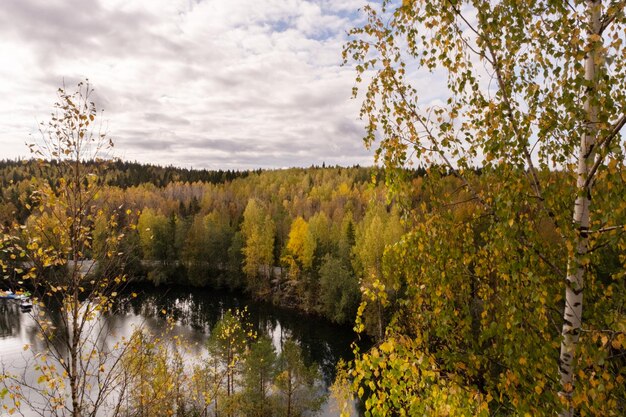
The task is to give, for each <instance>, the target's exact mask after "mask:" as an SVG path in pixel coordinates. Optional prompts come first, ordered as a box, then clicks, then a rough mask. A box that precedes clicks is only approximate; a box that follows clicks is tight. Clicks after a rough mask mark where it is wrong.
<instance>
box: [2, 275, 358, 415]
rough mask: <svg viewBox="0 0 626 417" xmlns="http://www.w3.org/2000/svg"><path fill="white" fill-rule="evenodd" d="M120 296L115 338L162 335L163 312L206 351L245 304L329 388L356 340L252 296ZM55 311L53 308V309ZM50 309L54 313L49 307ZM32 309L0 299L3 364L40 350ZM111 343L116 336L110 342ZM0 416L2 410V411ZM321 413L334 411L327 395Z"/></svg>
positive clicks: (141, 292) (149, 290) (146, 291)
mask: <svg viewBox="0 0 626 417" xmlns="http://www.w3.org/2000/svg"><path fill="white" fill-rule="evenodd" d="M132 292H135V293H136V294H137V296H136V297H135V298H133V297H132V296H131V295H130V294H131V291H130V290H129V291H126V292H125V294H123V295H120V296H118V297H117V300H116V303H115V306H114V308H113V309H112V312H111V313H110V314H108V315H107V316H106V324H107V326H108V328H109V329H110V334H111V336H109V337H111V338H113V339H116V338H117V339H119V338H121V337H122V336H129V335H130V334H131V333H132V331H133V329H134V328H135V327H137V326H143V327H144V328H145V329H147V330H148V331H150V332H151V333H153V334H158V333H160V332H161V331H163V330H164V328H165V326H166V320H165V314H163V311H165V312H166V313H167V315H168V316H170V317H171V318H172V319H173V320H174V323H175V326H174V329H173V334H172V336H174V335H177V336H179V337H182V338H184V339H185V340H186V341H188V342H190V345H191V347H192V353H194V354H203V353H206V349H205V345H206V341H207V339H208V337H209V335H210V332H211V329H212V328H213V326H214V325H215V324H216V323H217V321H218V320H219V319H220V318H221V317H222V315H223V314H224V313H225V312H226V311H227V310H228V309H235V308H239V309H243V308H244V307H245V308H247V311H248V319H249V321H250V323H252V325H253V326H254V328H255V329H256V330H257V332H259V333H260V334H261V333H264V334H267V335H268V336H269V337H270V338H271V339H272V341H273V344H274V346H275V347H276V350H277V351H280V348H281V345H282V341H283V340H285V339H287V338H291V339H292V340H295V341H296V342H297V343H298V344H299V345H300V346H301V347H302V350H303V353H304V358H305V362H307V363H308V364H311V363H313V362H315V363H317V364H318V366H319V368H320V371H321V372H320V373H321V375H322V381H320V382H321V385H323V386H325V387H328V386H329V385H330V384H331V383H332V381H333V379H334V376H335V365H336V364H337V362H338V361H339V359H344V360H348V359H350V358H351V357H352V349H351V343H352V342H353V341H354V340H355V339H356V335H355V333H354V332H353V331H352V329H351V327H350V326H338V325H335V324H333V323H331V322H328V321H326V320H324V319H322V318H319V317H315V316H310V315H305V314H302V313H299V312H297V311H293V310H287V309H282V308H278V307H276V306H273V305H270V304H267V303H260V302H255V301H253V300H250V299H248V298H246V297H244V296H241V295H235V294H231V293H226V292H220V291H212V290H206V289H193V288H182V287H173V288H164V287H159V288H155V287H151V286H141V287H133V288H132ZM51 310H52V309H51ZM49 313H53V312H52V311H50V312H49ZM32 314H35V312H33V313H22V312H20V309H19V305H18V304H17V303H15V302H11V301H6V300H0V359H1V360H2V362H3V363H5V364H11V366H18V365H19V363H25V359H24V356H23V354H24V351H23V347H24V345H26V344H28V345H30V346H32V347H33V349H34V350H35V351H37V349H41V341H40V340H39V339H38V337H37V335H38V332H37V329H36V326H35V322H34V320H33V317H32ZM111 342H113V341H111ZM0 415H1V414H0ZM317 415H319V416H323V417H326V416H336V415H337V412H336V409H335V407H334V405H333V404H332V400H329V401H327V402H326V404H324V406H323V407H322V410H321V411H320V412H319V413H318V414H317Z"/></svg>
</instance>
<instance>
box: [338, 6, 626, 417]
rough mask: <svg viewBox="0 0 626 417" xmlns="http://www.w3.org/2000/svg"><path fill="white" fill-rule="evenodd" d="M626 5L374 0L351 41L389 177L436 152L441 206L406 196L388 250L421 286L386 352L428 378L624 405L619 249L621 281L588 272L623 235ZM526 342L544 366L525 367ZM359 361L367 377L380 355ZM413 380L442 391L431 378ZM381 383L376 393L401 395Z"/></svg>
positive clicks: (596, 407) (573, 404) (495, 391)
mask: <svg viewBox="0 0 626 417" xmlns="http://www.w3.org/2000/svg"><path fill="white" fill-rule="evenodd" d="M624 8H625V2H624V1H601V0H585V1H582V0H576V1H569V2H552V1H543V0H532V1H525V2H519V1H508V0H502V1H496V2H494V1H450V0H445V1H444V0H437V1H421V0H404V1H403V2H402V3H401V4H400V3H398V2H390V1H383V2H382V5H372V4H370V5H367V6H366V7H365V8H364V10H365V15H366V19H365V21H364V24H363V25H361V26H359V27H356V28H355V29H353V30H352V31H351V36H352V38H351V40H350V41H349V43H348V44H347V45H346V48H345V50H344V58H345V60H346V62H351V63H354V64H355V65H356V70H357V83H358V84H357V86H356V87H355V91H354V93H355V95H356V96H358V97H361V98H362V100H363V105H362V108H361V116H362V117H363V118H364V119H365V120H366V122H367V134H366V137H365V143H366V145H367V146H369V147H374V148H375V149H376V157H377V160H378V161H379V162H380V163H382V164H383V165H385V167H387V168H389V169H390V172H391V173H392V175H391V176H390V181H391V183H392V184H393V185H398V184H400V183H401V182H402V181H401V180H402V171H401V170H396V169H397V168H402V167H406V166H410V165H412V164H415V163H418V162H419V163H421V164H426V165H428V166H430V169H429V171H428V175H427V177H428V179H429V180H430V185H429V184H425V187H426V188H429V191H430V193H429V195H430V196H431V197H432V201H431V203H432V206H430V207H426V205H424V206H423V207H422V208H421V209H420V210H417V211H416V212H414V213H413V215H414V217H415V219H416V220H419V222H421V224H417V223H416V225H415V226H414V230H413V231H412V232H411V233H410V234H409V235H407V236H406V237H405V239H404V241H403V243H402V244H401V245H398V246H397V247H396V248H395V250H394V251H391V253H390V256H392V257H394V256H395V257H398V258H397V260H398V263H397V265H403V266H402V267H399V268H397V271H395V272H394V271H391V272H390V273H397V274H399V275H403V274H404V275H403V278H404V279H405V280H406V281H408V283H410V284H415V285H416V286H417V289H415V288H414V289H410V290H409V300H411V302H413V303H414V304H412V305H411V304H409V307H407V308H406V309H407V310H409V311H410V312H411V313H412V314H413V315H414V317H413V318H414V320H415V322H414V323H413V324H410V325H407V324H406V319H405V320H404V322H405V324H402V322H403V321H401V320H397V321H396V323H394V324H393V326H391V327H390V328H388V329H387V333H388V336H387V337H388V340H387V341H385V342H383V343H382V344H381V349H378V350H377V355H378V356H380V355H381V354H383V356H385V355H391V354H392V353H393V354H394V356H396V355H397V352H398V347H397V344H399V343H400V344H402V351H403V352H410V355H409V353H407V354H406V356H405V357H407V358H408V357H413V356H414V355H418V356H420V357H421V358H422V359H423V360H427V361H429V362H431V363H432V364H433V367H432V368H429V372H430V373H429V374H428V378H430V379H428V378H425V375H426V373H425V372H426V371H425V370H424V369H422V371H423V372H422V373H420V372H418V371H419V369H416V371H415V372H416V374H415V376H416V378H418V379H419V378H425V380H429V381H430V382H428V384H427V385H429V386H432V384H435V385H437V384H438V383H439V382H436V381H439V379H440V378H444V377H446V375H447V377H446V378H447V379H448V380H447V382H446V389H447V390H448V391H449V392H450V393H452V394H454V393H455V392H456V393H458V390H459V389H461V390H462V389H467V391H465V392H464V394H463V395H460V396H458V395H457V396H455V398H456V399H458V400H459V404H465V406H467V407H468V408H470V409H471V410H472V412H474V413H476V414H479V413H492V412H493V410H500V412H504V413H511V412H516V413H520V414H523V413H530V414H531V415H544V414H545V415H551V413H553V412H555V411H558V412H559V413H560V415H561V416H573V415H574V414H576V415H578V414H577V413H585V414H592V415H593V414H596V415H598V414H602V415H618V413H619V409H620V407H622V408H623V407H624V404H625V400H624V392H623V389H621V388H620V387H621V386H623V380H624V379H623V378H624V377H623V371H624V365H623V362H620V361H616V360H615V356H614V352H613V351H614V350H617V351H621V352H623V349H624V345H623V343H624V342H623V341H624V333H623V332H624V328H622V326H621V325H620V324H618V323H621V322H623V319H624V314H623V308H622V307H620V304H619V303H615V302H614V301H613V300H614V298H615V297H616V295H615V293H614V291H616V290H617V289H619V291H620V292H619V294H620V295H619V296H621V297H623V296H624V294H623V276H624V275H623V274H624V259H623V257H622V258H620V261H619V263H620V264H621V266H620V267H619V268H618V269H616V270H612V271H610V274H611V276H612V280H611V279H608V280H606V279H605V278H606V277H604V278H603V277H600V276H598V275H597V274H596V273H595V271H597V264H596V262H598V260H599V257H598V256H597V254H598V251H601V248H603V247H613V248H615V249H616V250H617V251H619V250H623V248H624V247H625V246H624V240H623V236H622V232H623V230H624V226H623V225H622V224H621V223H620V220H621V219H623V214H624V209H625V208H624V203H623V196H622V195H620V193H619V192H616V190H617V189H620V188H622V187H621V185H623V183H624V175H623V169H624V140H623V133H622V131H623V127H624V124H625V123H626V65H625V64H626V63H625V62H624V61H625V57H626V50H625V48H624V38H625V30H626V17H625V15H624ZM361 85H364V88H363V87H361ZM360 89H361V90H360ZM434 89H436V90H434ZM478 167H480V170H478ZM476 173H479V174H480V175H476ZM433 179H435V180H436V181H439V184H438V185H433V182H432V180H433ZM446 181H447V182H448V183H450V184H452V183H454V184H456V187H455V188H452V189H450V188H448V189H446V188H444V187H442V184H443V183H444V182H446ZM396 189H398V190H401V189H402V187H396ZM437 192H440V194H437ZM463 207H468V209H466V210H465V212H463ZM572 220H573V221H572ZM424 222H430V223H429V224H428V229H427V227H426V226H424ZM435 232H437V233H439V234H440V235H437V234H436V233H435ZM441 235H445V236H447V239H446V241H445V242H440V240H441ZM455 239H456V240H455ZM619 248H621V249H619ZM427 250H431V251H439V253H438V254H437V255H435V254H434V252H431V253H425V252H424V251H427ZM394 252H395V253H394ZM446 256H447V257H448V259H446V260H445V262H444V259H445V258H444V257H446ZM434 274H436V275H438V280H435V279H434ZM451 274H455V275H453V276H452V277H450V275H451ZM452 288H455V291H452ZM420 289H423V290H424V291H428V290H432V291H433V292H434V293H435V294H432V295H430V294H425V293H424V291H420ZM461 291H466V292H465V293H462V292H461ZM583 295H585V300H588V301H585V305H586V306H587V307H585V310H583ZM374 296H375V294H374ZM537 297H539V298H537ZM442 299H443V300H442ZM416 304H417V305H416ZM520 310H521V311H524V314H526V317H523V315H520ZM555 310H560V311H561V314H560V316H561V318H560V320H559V322H558V324H557V318H556V316H555V314H554V313H553V312H554V311H555ZM430 314H432V315H433V316H432V317H430V316H429V315H430ZM530 317H532V319H529V318H530ZM609 317H614V318H615V319H614V320H613V319H608V318H609ZM583 319H584V320H585V321H583ZM502 323H505V324H506V326H504V327H499V326H500V325H501V324H502ZM516 325H517V326H523V329H524V330H523V331H519V332H518V328H516V327H515V326H516ZM437 326H438V327H437ZM557 328H558V331H557ZM444 329H445V330H446V331H447V332H448V333H444V332H443V331H442V330H444ZM451 332H452V333H454V336H453V335H451ZM504 332H506V334H503V333H504ZM407 334H412V335H413V336H414V337H413V338H406V337H405V336H406V335H407ZM459 335H463V340H462V338H461V337H460V336H459ZM472 338H474V339H475V343H474V342H471V340H470V341H468V340H467V339H472ZM391 341H393V343H390V342H391ZM559 345H560V349H559V348H558V346H559ZM383 346H384V349H382V347H383ZM546 355H547V357H546ZM531 357H533V358H534V360H535V362H536V363H535V364H533V365H535V366H537V367H538V368H537V370H536V371H535V372H527V369H521V368H520V367H522V368H523V367H526V365H527V364H528V361H529V358H531ZM607 359H611V360H610V361H608V360H607ZM453 360H454V361H455V362H452V361H453ZM376 362H377V363H378V362H380V360H376ZM609 362H610V364H609ZM356 364H357V365H356V367H355V370H354V374H353V376H355V381H356V383H355V389H357V390H358V387H359V386H362V385H360V384H362V383H365V382H366V381H367V380H368V377H365V376H364V375H366V374H365V373H361V371H363V370H364V369H367V368H370V367H372V366H373V360H372V356H371V355H369V356H368V354H363V355H362V356H360V358H359V359H358V360H357V362H356ZM550 364H551V365H550ZM545 369H549V370H550V371H549V372H548V371H547V370H546V371H544V370H545ZM485 372H486V373H485ZM481 373H482V376H480V377H479V376H478V375H481ZM598 374H599V375H603V378H604V381H605V383H603V385H602V388H601V389H599V388H598V386H599V382H598V381H597V380H596V375H598ZM450 375H453V377H450ZM433 381H435V382H433ZM381 384H382V383H381ZM416 384H417V383H416ZM374 385H375V386H377V387H378V389H380V390H381V391H384V390H386V389H388V388H389V387H388V386H387V388H385V386H384V385H376V384H374ZM607 387H610V390H611V391H612V392H611V393H610V394H606V393H605V391H606V389H607ZM414 389H415V391H414V393H415V395H422V396H426V397H428V398H429V399H430V400H433V398H434V397H433V396H434V395H435V393H434V391H432V390H430V389H425V388H424V386H423V385H419V384H417V385H415V386H414ZM515 390H518V392H519V391H520V390H521V391H524V390H528V392H524V393H523V394H519V395H518V394H517V393H516V392H515ZM385 392H386V393H387V394H389V392H388V391H385ZM437 392H439V391H437ZM360 393H361V395H364V393H363V392H362V391H361V392H360ZM557 393H558V395H557ZM405 394H406V393H405ZM453 396H454V395H453ZM461 397H462V398H461ZM375 398H376V399H377V401H374V402H372V403H371V404H370V406H371V407H372V408H370V409H371V410H376V409H383V408H384V407H385V406H388V405H389V404H388V403H386V402H385V401H384V398H393V396H385V395H381V394H380V393H376V395H375ZM409 398H410V397H409ZM405 399H406V395H405ZM433 401H434V400H433ZM426 403H428V402H425V403H423V404H421V405H420V407H421V406H423V405H424V404H426ZM436 404H438V403H436V402H433V403H432V404H431V405H432V407H435V408H436V407H438V405H436ZM468 404H470V405H468ZM391 406H392V408H393V407H398V404H397V403H396V404H395V405H394V404H392V405H391ZM413 406H416V405H415V404H413V403H410V401H409V404H408V405H407V409H412V407H413ZM439 406H440V405H439ZM460 406H461V405H460ZM502 410H506V411H502ZM372 415H376V414H375V413H374V412H373V413H372ZM380 415H383V414H380Z"/></svg>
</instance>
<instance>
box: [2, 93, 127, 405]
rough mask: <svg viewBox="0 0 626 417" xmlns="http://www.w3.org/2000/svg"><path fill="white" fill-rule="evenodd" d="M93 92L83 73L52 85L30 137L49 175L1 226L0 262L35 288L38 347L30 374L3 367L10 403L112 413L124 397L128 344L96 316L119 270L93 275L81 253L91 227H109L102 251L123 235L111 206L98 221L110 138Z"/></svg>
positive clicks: (89, 245) (88, 245) (88, 247)
mask: <svg viewBox="0 0 626 417" xmlns="http://www.w3.org/2000/svg"><path fill="white" fill-rule="evenodd" d="M92 92H93V89H92V88H91V86H90V84H89V83H88V82H86V83H82V82H81V83H79V84H78V88H77V90H76V92H74V93H70V92H67V91H66V90H65V89H64V88H61V89H59V90H58V102H57V103H56V104H55V106H54V107H55V112H54V113H52V118H51V120H50V122H48V123H42V124H41V128H40V133H41V137H40V139H39V140H36V141H35V142H33V143H32V144H31V145H30V148H31V151H32V152H33V155H34V156H35V157H36V158H38V164H39V166H40V167H41V169H42V170H51V171H54V172H55V178H56V179H57V182H56V183H53V182H52V181H50V182H47V181H41V182H40V183H39V188H38V190H37V191H36V193H35V195H34V197H33V198H34V200H33V201H34V202H36V210H33V212H32V214H31V216H30V217H29V218H28V219H27V221H26V225H18V224H14V226H13V230H12V231H11V232H9V233H6V234H3V246H4V248H3V249H4V250H5V251H7V252H9V253H11V258H13V259H17V260H19V261H20V262H19V263H16V264H13V265H11V266H9V265H4V264H2V265H1V266H2V270H3V271H5V273H6V272H7V271H9V269H11V270H12V271H13V272H14V273H15V274H16V275H17V276H18V277H19V279H20V281H18V282H16V285H19V284H21V283H22V282H23V281H26V280H28V281H29V284H30V285H31V286H33V287H34V289H35V291H34V293H35V300H34V304H35V306H36V308H35V310H34V311H35V313H34V314H33V320H34V322H35V325H36V329H37V332H38V334H39V336H40V337H41V340H42V344H43V347H42V348H41V350H40V351H37V352H35V351H34V350H32V351H31V352H32V358H31V359H30V360H29V361H28V363H27V364H26V365H25V366H26V367H27V368H28V367H32V369H33V370H34V380H32V379H30V378H31V377H33V376H32V374H31V373H30V372H24V373H20V372H15V370H14V369H12V370H11V372H6V373H5V372H3V373H2V376H1V377H0V383H1V384H2V385H3V386H4V388H5V389H6V391H4V393H3V395H2V396H3V397H4V396H5V395H4V394H5V393H6V394H8V397H9V398H10V400H11V401H12V402H13V405H14V406H15V407H16V408H18V409H19V407H20V403H22V404H24V405H25V406H27V407H28V408H29V411H31V412H35V413H37V414H39V415H42V416H67V415H71V416H73V417H78V416H84V415H96V414H98V413H103V412H106V413H107V414H108V415H116V414H117V411H119V404H120V401H121V400H122V398H123V397H124V392H123V389H120V388H119V387H117V386H116V381H117V379H118V378H119V377H121V374H122V369H121V366H120V360H119V359H120V358H121V357H122V356H123V355H124V353H125V352H126V349H127V347H128V346H127V345H126V344H125V343H123V342H119V343H113V345H112V346H107V345H106V344H104V343H103V339H104V338H105V337H106V336H107V334H109V329H108V328H107V327H106V325H104V324H103V323H102V321H101V320H100V318H101V316H102V315H103V314H105V313H106V311H107V310H108V309H109V308H110V306H111V305H112V300H113V298H114V297H115V296H116V294H117V291H119V288H120V285H121V284H123V282H124V280H125V278H124V277H123V276H121V275H119V274H116V273H114V272H113V271H103V273H102V274H101V276H100V277H99V278H98V280H97V281H96V279H95V278H94V275H93V272H94V262H92V260H91V259H87V258H88V257H89V256H91V255H92V253H93V250H94V243H93V242H94V228H96V227H97V229H98V230H99V231H100V232H102V231H104V230H106V232H104V233H107V234H108V235H107V237H106V238H104V239H103V238H102V237H99V238H98V237H96V240H97V242H98V247H97V248H96V249H97V252H99V253H100V254H101V256H103V257H104V258H112V257H114V256H121V254H119V253H118V246H119V243H120V241H121V239H122V238H123V234H122V233H121V232H120V230H119V228H118V224H117V218H118V215H117V214H115V213H112V214H109V217H108V218H107V220H106V225H105V224H102V223H98V221H97V217H98V210H97V206H98V204H99V198H100V191H101V187H100V185H99V184H98V181H97V179H98V178H99V176H101V175H103V171H105V170H106V163H105V161H104V160H102V159H101V158H103V157H106V156H107V152H108V150H109V149H110V147H111V146H112V142H111V141H110V140H107V139H106V135H105V134H104V133H103V131H102V129H101V127H99V126H98V124H96V122H95V119H96V116H97V115H98V112H97V110H96V106H95V104H94V103H93V102H92V101H90V100H91V98H90V97H91V94H92ZM88 160H95V161H96V162H98V163H97V164H88V163H86V162H87V161H88ZM110 265H114V264H113V263H111V264H110ZM44 303H45V305H46V306H48V310H47V312H46V311H45V310H44V309H43V307H44ZM25 350H30V347H29V346H25ZM5 407H6V404H5Z"/></svg>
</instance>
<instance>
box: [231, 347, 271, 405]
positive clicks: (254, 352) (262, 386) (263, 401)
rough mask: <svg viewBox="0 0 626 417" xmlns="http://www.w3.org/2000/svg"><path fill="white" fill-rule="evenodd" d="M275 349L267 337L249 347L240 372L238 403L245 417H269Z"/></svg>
mask: <svg viewBox="0 0 626 417" xmlns="http://www.w3.org/2000/svg"><path fill="white" fill-rule="evenodd" d="M276 359H277V356H276V349H274V345H272V341H271V339H270V338H269V337H266V336H262V337H259V338H258V339H257V340H256V341H255V342H254V343H253V344H252V345H251V346H250V350H249V352H248V354H247V355H246V361H245V364H244V366H243V372H242V374H243V375H242V391H241V394H240V401H241V403H242V409H243V413H244V415H246V416H247V417H271V416H272V415H273V407H272V404H271V395H272V382H273V381H274V376H275V374H276Z"/></svg>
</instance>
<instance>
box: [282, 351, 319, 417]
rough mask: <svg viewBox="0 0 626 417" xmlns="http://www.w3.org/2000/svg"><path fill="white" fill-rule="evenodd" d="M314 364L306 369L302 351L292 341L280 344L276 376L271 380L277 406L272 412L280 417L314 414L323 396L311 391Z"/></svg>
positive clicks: (314, 376)
mask: <svg viewBox="0 0 626 417" xmlns="http://www.w3.org/2000/svg"><path fill="white" fill-rule="evenodd" d="M318 373H319V371H318V368H317V365H316V364H312V365H310V366H306V365H305V363H304V359H303V357H302V349H301V348H300V346H298V345H297V344H296V342H294V341H292V340H287V341H286V342H285V343H284V344H283V350H282V352H281V353H280V355H279V357H278V373H277V375H276V379H275V382H274V384H275V386H276V389H277V395H278V399H277V401H278V403H277V408H276V410H277V411H278V413H279V414H278V415H280V416H282V417H300V416H302V415H303V413H304V412H305V411H316V410H318V409H319V407H320V406H321V405H322V403H323V401H324V396H323V395H320V393H319V392H318V391H319V389H318V388H317V387H315V381H316V379H317V378H318Z"/></svg>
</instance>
